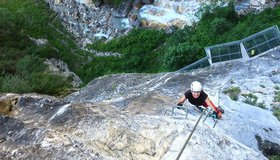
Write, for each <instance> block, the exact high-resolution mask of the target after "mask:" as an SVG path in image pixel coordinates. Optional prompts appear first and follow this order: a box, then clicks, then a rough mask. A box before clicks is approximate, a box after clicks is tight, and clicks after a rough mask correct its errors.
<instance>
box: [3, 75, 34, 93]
mask: <svg viewBox="0 0 280 160" xmlns="http://www.w3.org/2000/svg"><path fill="white" fill-rule="evenodd" d="M0 91H1V92H2V93H8V92H13V93H29V92H31V91H32V89H31V88H30V86H29V83H28V81H27V80H25V79H24V78H22V77H20V76H12V75H6V76H4V77H0Z"/></svg>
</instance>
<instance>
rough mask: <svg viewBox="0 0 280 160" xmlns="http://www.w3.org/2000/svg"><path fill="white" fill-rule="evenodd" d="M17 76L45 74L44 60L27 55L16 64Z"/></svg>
mask: <svg viewBox="0 0 280 160" xmlns="http://www.w3.org/2000/svg"><path fill="white" fill-rule="evenodd" d="M16 68H17V74H18V75H22V76H25V75H27V74H30V73H32V72H43V71H44V70H45V68H46V66H45V65H44V64H43V59H41V58H40V57H38V56H35V55H27V56H25V57H24V58H22V59H21V60H20V61H18V62H17V64H16Z"/></svg>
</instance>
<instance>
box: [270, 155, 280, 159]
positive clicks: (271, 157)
mask: <svg viewBox="0 0 280 160" xmlns="http://www.w3.org/2000/svg"><path fill="white" fill-rule="evenodd" d="M268 159H269V160H279V159H280V155H273V156H270V157H269V158H268Z"/></svg>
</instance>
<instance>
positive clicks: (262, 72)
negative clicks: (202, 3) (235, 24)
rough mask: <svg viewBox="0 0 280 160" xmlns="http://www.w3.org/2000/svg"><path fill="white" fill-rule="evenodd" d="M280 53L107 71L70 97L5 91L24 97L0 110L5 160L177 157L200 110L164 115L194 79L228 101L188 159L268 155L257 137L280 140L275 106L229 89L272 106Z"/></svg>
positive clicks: (202, 129) (199, 134) (201, 129)
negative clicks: (233, 96) (178, 68)
mask: <svg viewBox="0 0 280 160" xmlns="http://www.w3.org/2000/svg"><path fill="white" fill-rule="evenodd" d="M279 57H280V56H279V54H278V49H275V50H274V51H271V53H270V54H267V55H265V56H262V57H258V58H256V59H254V60H251V61H247V62H246V63H241V62H234V63H231V64H227V63H226V64H221V65H220V66H215V67H212V68H206V69H198V70H194V71H191V72H187V73H177V72H174V73H160V74H114V75H107V76H103V77H99V78H96V79H94V80H93V81H92V82H90V83H89V84H88V85H87V86H86V87H84V88H83V89H82V90H81V91H78V92H75V93H73V94H71V95H69V96H67V97H66V98H64V99H57V98H55V97H50V96H46V95H37V94H25V95H15V94H5V95H1V97H0V100H1V101H4V100H5V99H10V100H12V99H17V101H16V105H13V107H12V110H11V111H10V112H8V115H5V116H4V115H1V116H0V127H1V130H0V150H1V153H0V158H1V159H12V158H14V157H18V159H139V160H140V159H141V160H142V159H147V160H148V159H154V160H159V159H165V160H168V159H171V158H174V157H176V156H177V154H178V152H179V151H180V149H181V147H182V146H183V143H184V142H185V140H186V136H187V135H188V134H189V133H190V131H191V130H192V128H193V127H194V125H195V122H196V120H197V117H198V116H199V113H198V111H197V110H196V109H195V107H193V106H191V105H189V104H188V103H186V104H185V105H186V106H187V108H188V111H189V116H188V119H187V120H185V119H184V118H185V114H183V113H182V112H180V111H177V112H176V113H177V116H178V117H179V118H177V119H176V118H172V117H168V116H164V115H163V113H164V112H165V110H166V109H170V108H171V107H173V106H174V105H175V104H176V102H177V100H178V99H179V97H180V96H182V95H183V93H184V92H185V91H186V90H187V89H188V88H189V85H190V83H191V82H192V81H194V80H198V81H200V82H201V83H202V84H204V90H205V92H206V93H208V95H209V97H210V98H211V100H212V101H213V103H215V104H217V101H220V102H219V104H220V105H221V106H224V110H225V114H224V116H223V119H222V120H221V121H219V123H218V125H217V126H216V128H215V129H212V128H209V126H210V125H211V122H212V121H211V119H208V120H206V121H205V123H200V124H199V126H198V128H197V131H196V132H195V136H194V137H192V139H191V141H190V143H189V144H188V149H186V150H185V152H184V153H183V157H182V159H184V158H187V157H189V158H190V159H202V158H205V159H213V160H214V159H219V158H220V159H231V157H234V158H238V159H250V160H251V159H256V160H259V159H266V158H265V157H264V156H263V155H262V152H261V149H259V148H258V143H257V141H256V138H255V135H259V136H260V137H261V138H262V140H264V141H265V140H267V141H270V142H273V144H274V143H275V144H280V124H279V121H278V120H277V119H276V118H275V117H274V116H273V115H272V114H271V111H269V110H264V109H261V108H257V107H256V106H251V105H248V104H245V103H243V102H242V101H239V102H236V101H232V100H230V98H229V97H228V96H227V95H225V94H223V92H222V90H223V89H226V88H228V87H231V86H233V85H234V86H235V85H236V86H239V87H240V89H241V91H242V93H258V94H257V96H258V98H259V99H265V100H266V101H267V103H268V104H267V105H270V103H271V102H272V101H273V98H270V97H273V95H274V86H275V85H279V83H274V82H273V81H272V77H273V76H271V75H273V74H272V73H273V72H274V71H276V70H277V68H279V65H280V63H279ZM265 62H269V63H265ZM275 73H276V72H275ZM263 82H265V83H263ZM261 84H262V85H264V86H265V91H263V90H262V87H259V86H260V85H261ZM220 89H222V90H221V92H220V94H219V91H220ZM3 104H4V103H3ZM5 104H10V103H5ZM4 106H5V105H4ZM180 117H183V118H180ZM256 117H257V118H256ZM2 128H3V129H2ZM263 128H270V129H268V130H267V129H266V130H264V129H263ZM244 131H246V132H244ZM198 146H199V147H198ZM201 150H203V151H204V152H203V154H202V153H201Z"/></svg>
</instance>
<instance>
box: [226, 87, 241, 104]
mask: <svg viewBox="0 0 280 160" xmlns="http://www.w3.org/2000/svg"><path fill="white" fill-rule="evenodd" d="M240 92H241V90H240V88H239V87H230V88H229V89H227V90H224V91H223V93H225V94H229V97H230V98H231V99H232V100H234V101H237V100H238V95H239V94H240Z"/></svg>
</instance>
